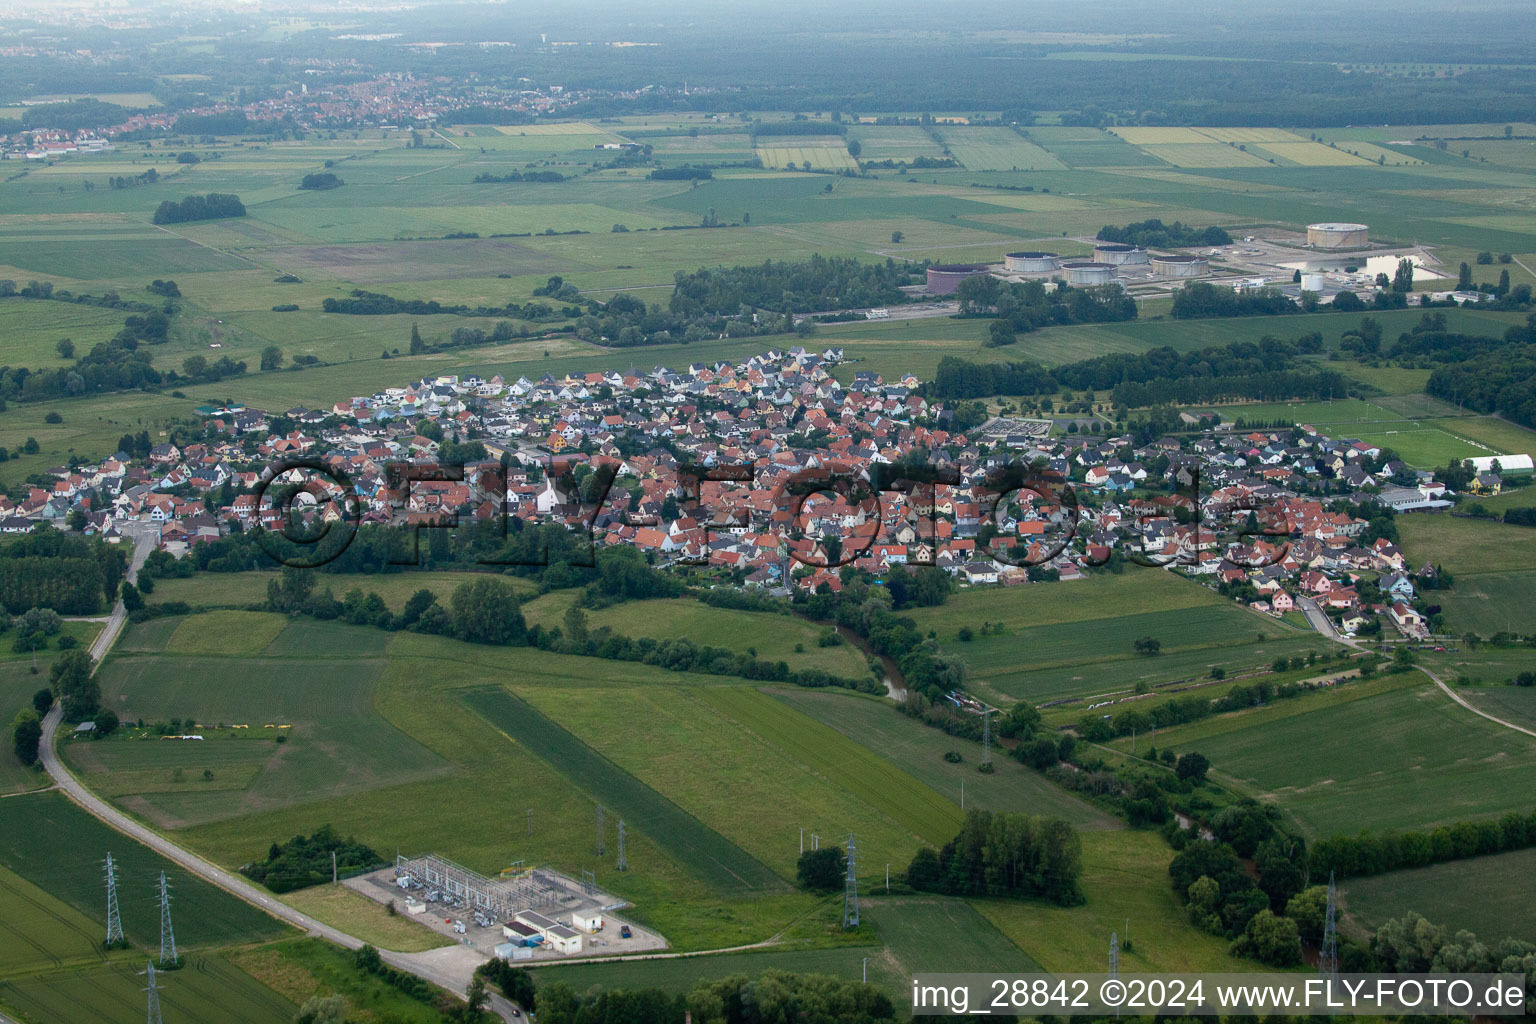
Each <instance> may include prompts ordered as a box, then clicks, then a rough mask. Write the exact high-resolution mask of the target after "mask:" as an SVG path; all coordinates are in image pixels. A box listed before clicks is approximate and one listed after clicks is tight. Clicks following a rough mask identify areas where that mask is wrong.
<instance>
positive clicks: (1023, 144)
mask: <svg viewBox="0 0 1536 1024" xmlns="http://www.w3.org/2000/svg"><path fill="white" fill-rule="evenodd" d="M937 131H938V133H939V138H941V139H943V140H944V146H945V148H946V149H948V150H949V152H950V153H952V154H954V157H955V159H956V160H959V161H960V163H961V164H962V165H963V166H964V167H965V168H966V169H967V170H971V171H1061V170H1065V169H1066V166H1067V165H1066V164H1064V163H1062V162H1061V161H1060V160H1058V159H1057V158H1056V157H1054V156H1052V155H1051V154H1050V153H1049V152H1047V151H1046V150H1044V149H1041V148H1040V147H1039V146H1037V145H1035V144H1034V143H1032V142H1030V141H1029V140H1028V139H1025V138H1024V137H1023V136H1021V135H1020V134H1019V133H1018V132H1016V131H1014V130H1013V129H1012V128H972V127H951V126H945V127H942V128H939V129H937Z"/></svg>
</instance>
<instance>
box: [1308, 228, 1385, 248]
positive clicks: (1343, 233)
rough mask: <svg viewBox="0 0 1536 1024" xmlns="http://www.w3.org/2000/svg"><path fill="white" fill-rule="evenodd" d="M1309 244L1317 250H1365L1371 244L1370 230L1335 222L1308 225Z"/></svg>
mask: <svg viewBox="0 0 1536 1024" xmlns="http://www.w3.org/2000/svg"><path fill="white" fill-rule="evenodd" d="M1307 244H1308V245H1310V246H1312V247H1313V248H1315V249H1363V248H1365V247H1366V246H1368V245H1370V244H1371V241H1370V228H1369V227H1368V226H1367V225H1365V224H1349V223H1343V222H1334V221H1329V222H1327V223H1324V224H1308V225H1307Z"/></svg>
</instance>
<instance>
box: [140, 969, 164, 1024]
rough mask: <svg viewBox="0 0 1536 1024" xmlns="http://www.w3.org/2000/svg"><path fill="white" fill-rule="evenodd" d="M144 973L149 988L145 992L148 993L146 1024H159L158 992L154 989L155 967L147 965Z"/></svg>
mask: <svg viewBox="0 0 1536 1024" xmlns="http://www.w3.org/2000/svg"><path fill="white" fill-rule="evenodd" d="M144 973H145V975H146V976H147V977H148V978H149V988H148V989H146V990H145V991H147V992H148V993H149V1007H148V1010H149V1012H148V1015H147V1017H146V1018H145V1019H146V1020H147V1021H148V1024H161V1019H160V990H159V989H158V988H156V987H155V965H154V964H149V965H147V966H146V967H145V970H144Z"/></svg>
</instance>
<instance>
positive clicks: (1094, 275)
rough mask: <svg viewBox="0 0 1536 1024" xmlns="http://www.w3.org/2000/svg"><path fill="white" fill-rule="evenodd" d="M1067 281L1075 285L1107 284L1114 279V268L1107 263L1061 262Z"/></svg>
mask: <svg viewBox="0 0 1536 1024" xmlns="http://www.w3.org/2000/svg"><path fill="white" fill-rule="evenodd" d="M1061 269H1062V270H1064V271H1066V273H1067V283H1068V284H1075V285H1090V284H1109V283H1111V282H1112V281H1114V279H1115V268H1114V266H1113V265H1111V264H1108V263H1089V262H1079V263H1063V264H1062V265H1061Z"/></svg>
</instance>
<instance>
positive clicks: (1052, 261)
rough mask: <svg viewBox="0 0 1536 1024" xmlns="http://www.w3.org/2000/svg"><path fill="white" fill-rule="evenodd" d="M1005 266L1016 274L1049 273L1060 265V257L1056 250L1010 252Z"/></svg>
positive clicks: (1004, 260)
mask: <svg viewBox="0 0 1536 1024" xmlns="http://www.w3.org/2000/svg"><path fill="white" fill-rule="evenodd" d="M1003 266H1004V267H1005V268H1006V269H1008V270H1011V271H1013V272H1014V273H1016V274H1049V273H1051V272H1052V271H1054V270H1056V269H1057V267H1058V266H1060V257H1058V256H1057V255H1056V254H1055V253H1054V252H1010V253H1008V254H1007V255H1006V256H1004V257H1003Z"/></svg>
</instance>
